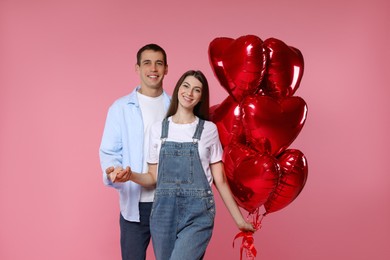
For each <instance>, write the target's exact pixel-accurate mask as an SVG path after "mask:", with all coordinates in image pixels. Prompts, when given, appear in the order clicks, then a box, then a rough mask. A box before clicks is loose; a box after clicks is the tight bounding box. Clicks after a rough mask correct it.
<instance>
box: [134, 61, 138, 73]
mask: <svg viewBox="0 0 390 260" xmlns="http://www.w3.org/2000/svg"><path fill="white" fill-rule="evenodd" d="M134 70H135V72H137V73H139V65H138V64H137V63H136V64H135V66H134Z"/></svg>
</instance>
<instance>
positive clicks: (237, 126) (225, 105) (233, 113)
mask: <svg viewBox="0 0 390 260" xmlns="http://www.w3.org/2000/svg"><path fill="white" fill-rule="evenodd" d="M210 120H211V121H212V122H214V123H215V124H216V125H217V128H218V134H219V139H220V141H221V144H222V146H223V147H225V146H227V145H228V144H230V143H231V142H242V143H243V142H244V140H243V139H244V136H243V128H242V122H241V109H240V106H239V104H238V103H237V102H236V101H234V99H233V98H232V97H231V96H228V97H227V98H226V99H225V100H224V101H223V102H222V103H221V104H219V105H215V106H212V107H211V108H210Z"/></svg>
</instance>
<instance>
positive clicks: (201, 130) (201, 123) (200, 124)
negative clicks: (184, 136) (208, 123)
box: [192, 118, 204, 140]
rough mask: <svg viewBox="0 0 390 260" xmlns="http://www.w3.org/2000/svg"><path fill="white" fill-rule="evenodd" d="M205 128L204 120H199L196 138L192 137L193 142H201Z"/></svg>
mask: <svg viewBox="0 0 390 260" xmlns="http://www.w3.org/2000/svg"><path fill="white" fill-rule="evenodd" d="M203 128H204V120H203V119H200V118H199V123H198V125H197V126H196V130H195V133H194V136H193V137H192V139H193V140H200V136H201V135H202V132H203Z"/></svg>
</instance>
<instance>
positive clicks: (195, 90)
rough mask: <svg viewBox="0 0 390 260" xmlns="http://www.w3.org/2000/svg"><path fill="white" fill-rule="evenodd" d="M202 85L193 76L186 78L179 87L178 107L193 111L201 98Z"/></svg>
mask: <svg viewBox="0 0 390 260" xmlns="http://www.w3.org/2000/svg"><path fill="white" fill-rule="evenodd" d="M202 89H203V85H202V83H201V82H200V81H199V80H198V79H197V78H195V77H194V76H187V77H186V78H185V79H184V81H183V83H182V84H181V85H180V87H179V91H178V100H179V105H180V106H181V107H183V108H186V109H191V110H193V109H194V107H195V106H196V105H197V104H198V103H199V101H200V100H201V98H202Z"/></svg>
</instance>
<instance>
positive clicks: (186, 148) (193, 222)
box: [150, 119, 215, 260]
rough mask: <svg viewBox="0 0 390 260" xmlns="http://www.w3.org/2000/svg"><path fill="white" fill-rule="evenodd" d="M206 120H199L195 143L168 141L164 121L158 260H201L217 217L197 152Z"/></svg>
mask: <svg viewBox="0 0 390 260" xmlns="http://www.w3.org/2000/svg"><path fill="white" fill-rule="evenodd" d="M203 125H204V120H202V119H199V123H198V125H197V127H196V131H195V134H194V136H193V142H184V143H178V142H170V141H165V140H166V138H167V137H168V126H169V122H168V120H167V119H165V120H164V121H163V126H162V132H161V140H162V144H161V150H160V158H159V166H158V177H157V188H156V192H155V198H154V203H153V208H152V213H151V216H150V229H151V234H152V242H153V248H154V253H155V256H156V259H157V260H168V259H169V260H186V259H190V260H196V259H202V257H203V255H204V253H205V251H206V247H207V245H208V243H209V241H210V238H211V234H212V230H213V226H214V217H215V205H214V196H213V193H212V190H211V187H210V184H209V182H208V181H207V178H206V175H205V173H204V170H203V167H202V164H201V161H200V158H199V152H198V141H199V140H200V137H201V135H202V131H203Z"/></svg>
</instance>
